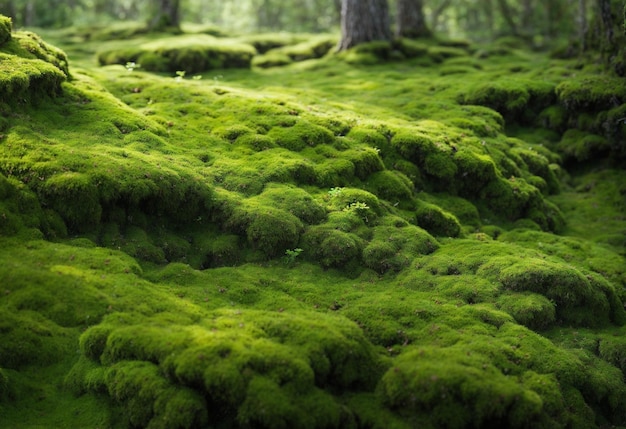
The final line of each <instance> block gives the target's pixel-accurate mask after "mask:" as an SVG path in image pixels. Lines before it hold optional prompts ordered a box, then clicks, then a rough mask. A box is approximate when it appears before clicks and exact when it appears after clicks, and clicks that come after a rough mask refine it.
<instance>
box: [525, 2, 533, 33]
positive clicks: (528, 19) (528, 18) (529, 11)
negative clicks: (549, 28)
mask: <svg viewBox="0 0 626 429" xmlns="http://www.w3.org/2000/svg"><path fill="white" fill-rule="evenodd" d="M533 11H534V6H533V2H532V0H524V1H523V2H522V30H523V31H524V34H525V35H531V34H532V33H533V18H534V14H533Z"/></svg>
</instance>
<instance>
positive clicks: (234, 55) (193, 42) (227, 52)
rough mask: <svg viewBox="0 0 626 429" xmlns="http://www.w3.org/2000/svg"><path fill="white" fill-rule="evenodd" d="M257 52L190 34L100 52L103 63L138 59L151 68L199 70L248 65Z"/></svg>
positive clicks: (100, 60)
mask: <svg viewBox="0 0 626 429" xmlns="http://www.w3.org/2000/svg"><path fill="white" fill-rule="evenodd" d="M255 52H256V51H255V49H254V48H253V47H252V46H250V45H245V44H241V43H239V44H238V43H234V42H230V43H224V42H223V41H219V39H216V38H214V37H211V36H202V35H189V36H184V37H183V36H179V37H176V38H170V39H161V40H158V41H155V42H148V43H145V44H143V45H141V46H139V47H134V48H121V49H113V50H109V51H102V52H100V53H98V62H99V63H100V65H107V64H122V65H125V64H126V63H128V62H134V63H136V64H139V65H140V66H141V67H142V68H143V69H145V70H148V71H160V72H171V73H174V72H177V71H185V72H186V73H198V72H202V71H206V70H212V69H221V68H248V67H250V64H251V61H252V57H253V56H254V54H255Z"/></svg>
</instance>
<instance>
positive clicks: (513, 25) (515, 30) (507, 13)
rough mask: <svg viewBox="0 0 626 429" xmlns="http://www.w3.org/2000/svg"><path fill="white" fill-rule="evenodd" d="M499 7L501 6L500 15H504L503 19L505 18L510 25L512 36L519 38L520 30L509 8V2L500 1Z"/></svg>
mask: <svg viewBox="0 0 626 429" xmlns="http://www.w3.org/2000/svg"><path fill="white" fill-rule="evenodd" d="M498 5H499V6H500V13H502V18H504V20H505V21H506V23H507V24H508V25H509V28H510V30H511V34H513V35H514V36H519V29H518V28H517V24H516V23H515V20H514V19H513V12H512V11H511V8H510V7H509V4H508V3H507V1H506V0H498Z"/></svg>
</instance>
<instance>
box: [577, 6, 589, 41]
mask: <svg viewBox="0 0 626 429" xmlns="http://www.w3.org/2000/svg"><path fill="white" fill-rule="evenodd" d="M576 21H577V23H576V24H577V25H578V40H579V42H580V50H581V52H584V51H586V50H587V42H586V37H585V36H586V34H587V0H578V16H577V19H576Z"/></svg>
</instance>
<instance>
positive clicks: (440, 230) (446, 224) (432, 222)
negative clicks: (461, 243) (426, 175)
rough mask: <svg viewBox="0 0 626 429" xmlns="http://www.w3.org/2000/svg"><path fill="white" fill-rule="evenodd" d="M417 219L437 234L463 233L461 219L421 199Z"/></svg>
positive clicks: (456, 235)
mask: <svg viewBox="0 0 626 429" xmlns="http://www.w3.org/2000/svg"><path fill="white" fill-rule="evenodd" d="M415 219H416V222H417V225H418V226H420V227H421V228H424V229H425V230H426V231H428V232H430V233H431V234H433V235H435V236H442V237H458V236H459V235H460V234H461V224H460V223H459V220H458V219H457V218H456V217H455V216H454V215H452V214H451V213H448V212H447V211H445V210H443V209H441V208H440V207H438V206H436V205H434V204H430V203H427V202H423V201H419V202H418V204H417V209H416V211H415Z"/></svg>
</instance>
